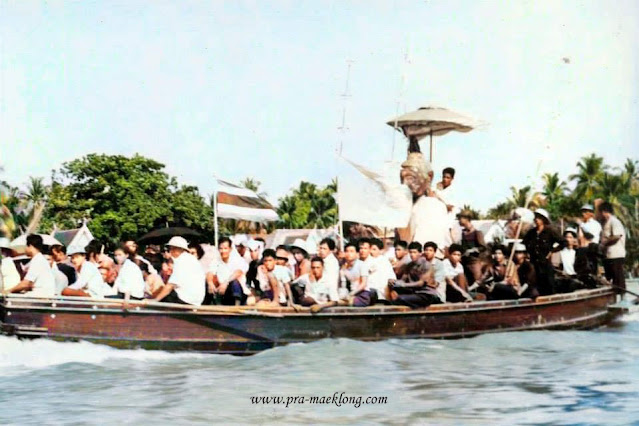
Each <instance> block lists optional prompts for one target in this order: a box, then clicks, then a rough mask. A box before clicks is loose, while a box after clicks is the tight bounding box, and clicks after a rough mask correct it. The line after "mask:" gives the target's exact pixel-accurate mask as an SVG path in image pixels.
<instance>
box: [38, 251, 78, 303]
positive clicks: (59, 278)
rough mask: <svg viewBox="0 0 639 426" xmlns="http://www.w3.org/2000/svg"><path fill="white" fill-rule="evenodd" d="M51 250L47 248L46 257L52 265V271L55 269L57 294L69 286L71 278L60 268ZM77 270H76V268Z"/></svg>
mask: <svg viewBox="0 0 639 426" xmlns="http://www.w3.org/2000/svg"><path fill="white" fill-rule="evenodd" d="M50 253H51V250H50V249H49V250H47V251H46V254H45V255H44V258H45V259H47V262H49V265H51V271H53V277H54V278H55V294H56V295H58V294H61V293H62V290H64V289H65V288H67V287H68V285H69V278H67V276H66V275H65V274H64V272H62V271H61V270H60V268H59V267H58V266H59V265H58V264H57V263H56V262H55V259H54V258H53V255H52V254H50ZM74 271H75V270H74Z"/></svg>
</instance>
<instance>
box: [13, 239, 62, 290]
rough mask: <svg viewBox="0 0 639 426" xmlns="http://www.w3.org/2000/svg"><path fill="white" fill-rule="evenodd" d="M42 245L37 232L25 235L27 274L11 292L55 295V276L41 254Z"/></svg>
mask: <svg viewBox="0 0 639 426" xmlns="http://www.w3.org/2000/svg"><path fill="white" fill-rule="evenodd" d="M43 249H44V245H43V244H42V237H41V236H40V235H37V234H30V235H28V236H27V249H26V254H27V256H29V257H30V258H31V262H29V270H28V271H27V275H26V276H25V277H24V279H23V280H22V281H20V283H19V284H18V285H16V286H15V287H13V288H12V289H11V290H10V292H11V293H22V292H26V293H25V295H29V296H41V297H53V296H54V295H55V276H54V274H53V271H52V270H51V265H49V262H48V261H47V259H46V258H45V257H44V255H43V254H42V250H43Z"/></svg>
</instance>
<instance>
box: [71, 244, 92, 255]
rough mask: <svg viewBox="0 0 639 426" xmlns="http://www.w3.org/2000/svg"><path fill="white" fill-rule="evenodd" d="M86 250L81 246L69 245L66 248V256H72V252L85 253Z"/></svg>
mask: <svg viewBox="0 0 639 426" xmlns="http://www.w3.org/2000/svg"><path fill="white" fill-rule="evenodd" d="M86 253H87V251H86V249H85V248H84V247H82V246H77V245H76V246H69V248H68V249H67V256H73V255H74V254H86Z"/></svg>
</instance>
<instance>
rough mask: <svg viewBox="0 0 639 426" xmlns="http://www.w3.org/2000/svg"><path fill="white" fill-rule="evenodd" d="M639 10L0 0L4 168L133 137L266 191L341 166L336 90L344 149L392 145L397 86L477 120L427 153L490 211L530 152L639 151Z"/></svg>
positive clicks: (190, 172)
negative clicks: (480, 124)
mask: <svg viewBox="0 0 639 426" xmlns="http://www.w3.org/2000/svg"><path fill="white" fill-rule="evenodd" d="M638 24H639V4H638V3H637V2H633V1H619V2H603V1H565V2H556V1H552V2H551V1H549V2H544V1H542V2H532V1H530V2H528V1H518V2H496V1H481V2H475V1H430V0H429V1H394V2H392V1H387V2H369V1H339V2H329V1H305V2H298V1H288V2H285V1H275V2H259V1H254V2H234V1H233V2H231V1H227V2H222V1H219V2H204V1H200V2H168V1H167V2H163V1H153V2H150V1H147V2H142V1H126V2H117V1H110V2H96V1H94V2H91V1H86V2H63V1H55V2H47V3H38V2H35V1H26V2H13V1H0V37H1V39H0V43H1V44H0V164H2V165H3V167H4V169H5V171H4V176H3V178H4V179H7V180H9V181H10V182H12V183H16V184H23V183H25V182H26V181H27V179H28V176H29V175H35V176H49V175H50V171H51V169H54V168H55V169H57V168H59V167H60V166H61V164H62V162H64V161H68V160H71V159H74V158H77V157H80V156H82V155H85V154H87V153H90V152H105V153H110V154H116V153H117V154H125V155H132V154H134V153H136V152H139V153H141V154H143V155H146V156H149V157H152V158H154V159H157V160H159V161H161V162H163V163H165V164H166V165H167V171H168V172H169V173H171V174H173V175H175V176H177V177H178V179H179V180H180V181H181V182H183V183H189V184H196V185H198V186H199V187H200V189H201V190H202V192H203V193H207V192H209V191H211V189H212V188H213V182H212V179H213V175H214V174H217V175H218V176H219V177H222V178H225V179H227V180H230V181H237V180H239V179H241V178H243V177H245V176H253V177H255V178H257V179H258V180H260V181H261V182H262V186H263V189H264V190H265V191H266V192H268V194H269V198H270V199H271V200H273V201H275V200H276V199H277V198H278V197H280V196H282V195H283V194H285V193H286V192H287V191H288V190H289V189H290V188H291V187H293V186H297V184H298V183H299V181H300V180H302V179H304V180H309V181H312V182H315V183H318V184H325V183H327V182H329V181H330V179H331V178H332V177H333V176H335V175H336V174H337V171H338V167H337V165H336V164H337V162H336V159H335V155H334V153H335V147H336V145H337V142H338V140H339V139H340V134H339V132H338V130H337V127H338V126H339V125H340V123H341V117H342V109H343V107H344V106H345V107H346V124H347V127H348V131H347V132H346V133H344V134H343V136H342V139H343V153H344V155H345V156H347V157H349V158H351V159H352V160H354V161H357V162H360V163H362V164H364V165H368V166H371V167H380V166H381V164H382V162H383V161H386V160H389V159H391V156H392V155H393V152H392V151H393V149H392V147H393V140H394V141H395V150H394V159H395V160H400V159H401V158H402V157H404V156H405V148H406V143H405V141H404V139H403V138H402V137H401V136H400V135H399V134H398V135H397V136H396V137H395V138H394V137H393V131H392V129H391V128H390V127H388V126H387V125H386V124H385V122H386V121H387V120H388V119H390V118H392V117H393V116H394V115H395V111H396V109H397V105H398V102H399V105H400V107H399V109H400V112H404V111H409V110H413V109H416V108H418V107H420V106H426V105H438V106H443V107H447V108H450V109H453V110H456V111H459V112H463V113H466V114H469V115H471V116H473V117H476V118H478V119H480V120H482V121H484V122H486V123H487V125H486V126H485V127H484V128H482V129H480V130H477V131H473V132H471V133H467V134H449V135H446V136H443V137H441V138H437V139H436V150H435V162H434V167H435V169H436V170H439V169H441V168H443V167H445V166H453V167H455V168H456V169H457V170H458V176H457V179H456V184H457V185H458V191H459V192H460V193H461V194H462V196H461V197H460V198H462V199H463V201H464V202H466V203H468V204H471V205H473V206H475V207H476V208H480V209H482V210H485V209H486V208H488V207H490V206H492V205H494V204H496V203H497V202H499V201H503V199H504V198H505V197H506V196H507V195H508V194H509V187H510V186H511V185H515V186H523V185H526V184H529V183H532V181H533V180H535V179H534V177H535V176H536V170H537V168H538V166H539V165H540V164H541V166H540V170H541V172H542V173H543V172H545V171H558V172H560V175H561V176H562V177H564V178H565V177H567V175H568V174H570V173H572V172H574V166H575V162H576V159H577V158H579V157H580V156H583V155H586V154H589V153H591V152H596V153H598V154H599V155H603V156H604V157H605V159H606V161H607V162H609V163H612V164H617V165H621V164H622V163H623V162H624V161H625V158H627V157H633V158H639V143H638V140H639V138H638V136H639V120H637V117H639V102H638V99H639V66H638V65H639V55H638V53H637V52H639V25H638ZM406 53H407V55H406ZM562 58H569V62H570V63H568V64H567V63H565V62H564V61H563V60H562ZM348 60H351V61H353V63H352V69H351V74H350V85H349V86H350V89H349V92H350V95H351V96H350V97H349V98H348V99H347V100H346V101H345V102H344V101H343V99H342V98H341V97H340V94H342V93H343V92H344V88H345V84H346V74H347V72H346V70H347V65H346V64H347V61H348ZM402 80H403V81H404V84H403V85H402V84H401V81H402ZM402 88H403V90H402ZM424 148H425V150H426V149H427V147H426V145H424ZM539 180H540V179H537V180H536V181H539Z"/></svg>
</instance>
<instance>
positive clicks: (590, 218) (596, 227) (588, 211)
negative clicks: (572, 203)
mask: <svg viewBox="0 0 639 426" xmlns="http://www.w3.org/2000/svg"><path fill="white" fill-rule="evenodd" d="M581 218H582V219H583V222H581V229H582V230H583V232H584V233H585V232H588V233H590V234H592V242H593V243H595V244H599V238H600V237H601V224H600V223H599V221H598V220H597V219H595V209H594V208H593V207H592V205H590V204H584V205H583V206H581Z"/></svg>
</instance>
